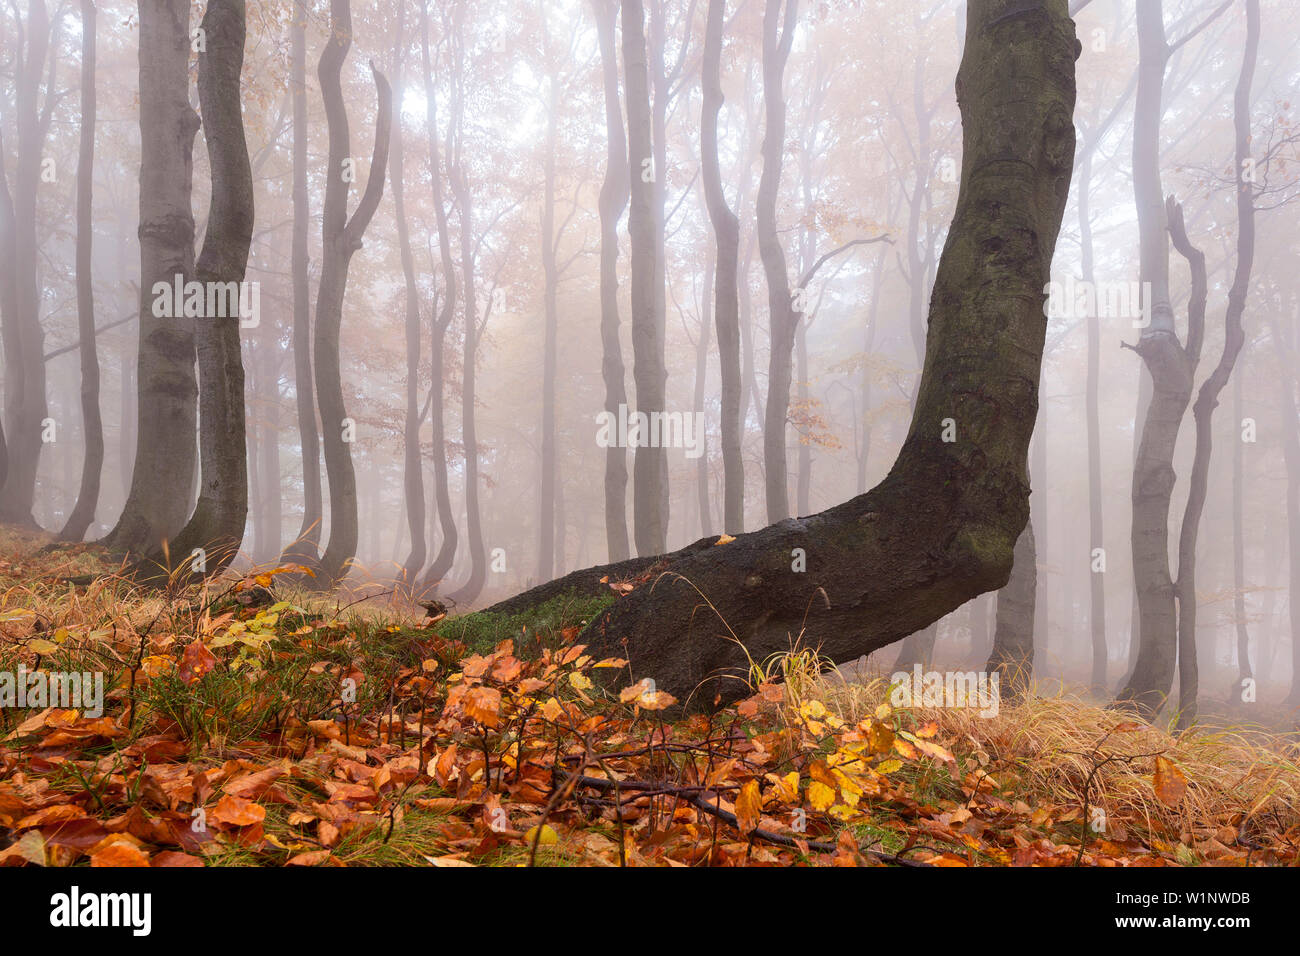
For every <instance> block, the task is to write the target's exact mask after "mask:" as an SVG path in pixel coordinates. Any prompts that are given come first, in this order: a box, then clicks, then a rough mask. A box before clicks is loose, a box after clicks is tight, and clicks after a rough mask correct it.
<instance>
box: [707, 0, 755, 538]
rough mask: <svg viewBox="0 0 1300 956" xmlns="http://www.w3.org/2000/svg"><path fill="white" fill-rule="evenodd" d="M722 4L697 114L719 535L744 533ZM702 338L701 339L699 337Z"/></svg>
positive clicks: (713, 9)
mask: <svg viewBox="0 0 1300 956" xmlns="http://www.w3.org/2000/svg"><path fill="white" fill-rule="evenodd" d="M725 16H726V0H709V17H708V25H707V27H706V29H705V34H704V60H703V64H702V66H701V71H702V74H703V75H702V80H701V82H702V84H703V88H704V89H703V105H702V107H701V109H700V156H701V162H702V166H703V181H704V200H705V203H706V205H707V206H708V210H709V221H710V222H711V223H712V225H713V235H714V237H715V240H716V243H717V270H716V275H715V276H714V280H713V281H714V297H715V298H714V322H715V323H716V324H717V330H718V367H719V371H720V372H721V377H722V423H721V429H722V487H723V491H722V497H723V506H722V515H723V518H722V530H723V531H725V532H726V533H727V534H731V535H736V534H740V533H741V532H742V531H744V530H745V464H744V460H743V459H742V457H741V424H742V423H741V418H740V400H741V380H740V317H739V309H740V290H739V285H738V277H737V269H738V265H739V258H740V220H739V219H737V217H736V214H735V213H734V212H732V211H731V208H730V207H729V206H728V205H727V197H726V195H725V194H724V193H723V190H722V171H721V168H720V166H719V162H718V113H719V111H721V109H722V102H723V98H722V82H721V79H720V72H721V62H722V31H723V21H724V19H725ZM701 334H702V333H701Z"/></svg>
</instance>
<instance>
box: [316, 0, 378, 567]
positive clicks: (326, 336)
mask: <svg viewBox="0 0 1300 956" xmlns="http://www.w3.org/2000/svg"><path fill="white" fill-rule="evenodd" d="M351 46H352V9H351V3H350V0H330V39H329V42H327V43H326V45H325V49H324V51H323V52H322V53H321V58H320V64H319V67H318V69H317V74H318V76H319V78H320V86H321V97H322V99H323V100H324V101H325V116H326V121H327V123H328V126H329V143H330V147H329V165H328V167H327V175H326V178H325V205H324V209H323V213H322V223H321V236H322V243H323V246H322V253H321V273H320V288H319V289H318V290H317V293H316V337H315V343H314V353H313V357H314V359H315V364H316V401H317V403H318V405H319V408H320V421H321V434H322V437H323V439H324V448H325V470H326V474H327V475H328V477H329V490H330V536H329V543H328V544H327V545H326V547H325V553H324V554H322V555H321V559H320V578H321V581H322V583H330V584H332V583H337V582H338V581H340V580H342V578H343V576H344V575H345V574H347V570H348V564H349V563H350V562H351V560H352V558H353V556H354V555H355V554H356V551H357V533H358V530H357V476H356V471H355V469H354V468H353V465H352V450H351V448H349V444H350V442H351V431H350V430H349V431H345V429H346V428H347V424H348V423H346V422H345V421H344V419H346V418H347V409H346V408H345V407H344V402H343V381H342V377H341V371H340V367H339V362H340V356H339V330H340V327H341V326H342V323H343V294H344V291H345V290H346V288H347V281H348V266H349V264H350V263H351V261H352V256H353V254H354V253H356V251H357V250H358V249H360V248H361V237H362V236H363V235H364V234H365V231H366V227H367V226H369V225H370V220H371V219H372V218H373V217H374V215H375V210H376V209H378V208H379V200H380V197H382V196H383V193H384V171H385V168H386V167H387V165H388V146H389V143H388V140H389V133H390V130H391V126H392V91H391V89H390V88H389V86H388V81H387V80H386V79H385V78H384V75H383V74H382V73H380V72H379V70H378V69H376V68H375V66H374V64H373V63H372V64H371V65H370V72H371V75H372V76H373V77H374V81H375V90H376V92H377V95H378V102H379V107H378V114H377V117H376V120H375V149H374V154H373V156H372V158H371V162H370V174H369V176H368V177H367V179H366V186H365V190H364V191H363V192H362V194H361V199H360V201H359V202H358V203H357V208H356V209H355V210H354V211H353V213H352V216H351V218H349V217H348V213H347V202H348V193H349V192H350V191H351V188H352V180H353V178H354V172H353V169H354V165H353V164H354V163H355V160H354V159H353V157H352V155H351V145H350V139H349V136H348V116H347V108H346V106H345V105H344V102H343V87H342V83H341V80H340V76H341V73H342V70H343V62H344V60H346V59H347V55H348V50H349V48H351Z"/></svg>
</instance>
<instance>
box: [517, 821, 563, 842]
mask: <svg viewBox="0 0 1300 956" xmlns="http://www.w3.org/2000/svg"><path fill="white" fill-rule="evenodd" d="M534 840H537V842H538V844H539V845H541V846H553V845H555V844H556V843H559V842H560V835H559V834H558V833H556V832H555V831H554V830H552V829H551V827H550V825H549V824H545V823H544V824H542V831H541V838H540V839H538V835H537V827H529V828H528V832H527V833H525V834H524V842H525V843H527V844H529V845H530V846H531V845H532V842H533V841H534Z"/></svg>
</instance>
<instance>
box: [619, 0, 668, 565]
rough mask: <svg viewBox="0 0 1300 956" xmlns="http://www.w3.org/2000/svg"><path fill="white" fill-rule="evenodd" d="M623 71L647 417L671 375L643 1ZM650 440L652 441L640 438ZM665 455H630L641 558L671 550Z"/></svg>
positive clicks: (639, 386)
mask: <svg viewBox="0 0 1300 956" xmlns="http://www.w3.org/2000/svg"><path fill="white" fill-rule="evenodd" d="M622 2H623V7H622V14H623V73H624V91H625V95H626V97H627V130H628V163H629V174H630V176H631V208H630V211H629V212H628V220H627V230H628V236H629V237H630V239H631V247H632V248H631V273H632V274H631V286H632V378H633V381H634V382H635V383H636V410H637V412H639V413H642V414H644V415H646V416H650V415H653V414H654V413H655V412H663V410H664V387H665V382H666V381H667V371H666V370H665V368H664V362H663V355H664V349H663V334H662V330H661V328H660V326H659V321H658V317H657V311H656V310H657V305H656V295H655V283H656V281H657V279H658V277H659V276H660V275H661V273H660V271H659V263H658V259H659V246H658V243H657V241H656V221H657V219H656V216H655V211H654V206H655V182H654V181H655V178H656V177H657V176H662V175H664V171H663V170H662V169H656V168H655V166H654V151H653V144H652V142H651V134H650V129H651V116H650V80H649V70H648V67H647V65H646V41H645V10H644V7H643V5H642V3H641V0H622ZM641 438H642V441H646V439H647V438H648V436H641ZM665 460H666V459H665V458H664V451H663V449H662V448H653V447H650V445H649V444H642V445H640V446H638V447H637V448H636V450H635V451H634V452H633V458H632V492H633V506H632V515H633V520H632V524H633V537H634V538H635V541H636V552H637V554H638V555H640V556H642V557H646V556H650V555H657V554H663V553H664V551H665V550H667V541H668V515H667V512H666V510H665V508H664V493H665V488H664V462H665Z"/></svg>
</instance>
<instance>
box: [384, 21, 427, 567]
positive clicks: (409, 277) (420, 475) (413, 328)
mask: <svg viewBox="0 0 1300 956" xmlns="http://www.w3.org/2000/svg"><path fill="white" fill-rule="evenodd" d="M405 43H406V7H405V5H403V6H402V8H401V13H400V14H399V19H398V27H397V41H396V43H395V46H396V48H397V53H396V59H397V62H398V66H397V88H396V91H395V96H394V100H395V101H396V102H397V103H398V109H397V116H396V118H395V122H394V123H393V139H392V146H391V151H390V153H389V157H388V159H389V165H390V170H389V177H390V178H391V179H392V181H393V207H394V215H395V216H396V218H397V245H398V249H399V253H400V256H401V260H402V278H403V280H404V283H405V316H406V322H405V326H406V421H405V423H404V429H403V432H404V436H403V437H404V442H403V447H404V451H405V457H404V467H403V477H402V491H403V495H404V500H405V502H406V524H407V529H408V530H409V532H410V535H411V548H410V551H409V552H407V556H406V561H405V563H404V564H403V565H402V583H403V586H404V587H406V588H408V589H414V587H415V584H416V579H417V578H418V576H419V574H420V572H421V571H423V570H424V562H425V556H426V555H427V554H428V546H427V545H426V543H425V540H424V467H423V461H422V456H421V454H420V408H419V404H420V395H419V392H420V382H419V374H420V296H419V291H418V289H417V288H416V284H415V260H414V257H413V256H412V255H411V231H410V227H409V226H408V225H407V221H406V190H405V183H404V179H405V173H404V161H405V155H406V154H405V150H404V149H403V148H402V146H403V143H402V113H401V102H402V93H403V90H404V88H405V69H406V67H405V60H406V54H405Z"/></svg>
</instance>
